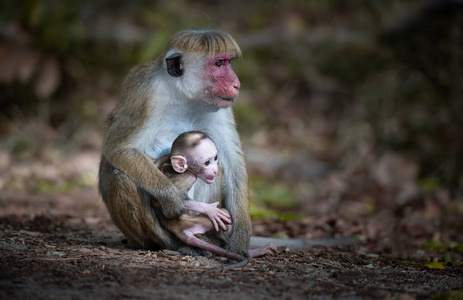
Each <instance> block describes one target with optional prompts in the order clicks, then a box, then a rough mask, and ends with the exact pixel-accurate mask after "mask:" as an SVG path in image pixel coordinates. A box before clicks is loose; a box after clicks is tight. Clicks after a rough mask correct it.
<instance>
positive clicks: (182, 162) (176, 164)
mask: <svg viewBox="0 0 463 300" xmlns="http://www.w3.org/2000/svg"><path fill="white" fill-rule="evenodd" d="M170 162H171V163H172V168H174V170H175V172H177V173H183V172H185V171H186V170H187V169H188V164H187V161H186V158H185V157H184V156H181V155H174V156H171V157H170Z"/></svg>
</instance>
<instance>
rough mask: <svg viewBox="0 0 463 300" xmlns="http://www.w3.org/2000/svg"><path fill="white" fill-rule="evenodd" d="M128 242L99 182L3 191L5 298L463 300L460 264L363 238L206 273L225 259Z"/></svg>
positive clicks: (1, 293) (0, 258)
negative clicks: (394, 254) (438, 265)
mask: <svg viewBox="0 0 463 300" xmlns="http://www.w3.org/2000/svg"><path fill="white" fill-rule="evenodd" d="M292 226H295V225H294V222H293V225H292ZM259 227H260V228H262V227H265V222H262V221H260V222H259ZM261 230H262V229H261ZM122 240H123V236H122V234H121V233H120V232H119V231H118V230H117V228H116V227H115V226H114V225H113V224H112V223H111V220H110V219H109V216H108V214H107V212H106V210H105V207H104V205H103V204H102V202H101V200H100V199H99V196H98V194H97V191H96V189H94V188H88V189H84V190H80V191H77V192H74V193H70V194H65V195H62V194H60V195H58V194H55V195H46V194H28V193H26V192H14V193H13V192H4V193H2V194H1V195H0V299H103V298H111V299H125V298H135V299H206V298H215V297H220V299H279V298H281V299H299V298H300V299H307V298H310V299H322V298H323V299H325V298H328V299H330V298H343V299H344V298H349V299H376V298H395V299H427V298H431V297H433V296H435V297H437V298H438V299H440V298H439V297H441V298H442V297H443V298H444V299H445V298H449V299H450V298H451V299H461V298H462V292H461V291H462V290H463V268H462V267H454V266H446V267H445V269H431V268H428V267H425V266H424V264H420V263H412V262H407V261H405V260H398V259H394V258H391V257H389V256H386V255H379V254H375V253H371V252H369V251H368V247H366V246H365V245H359V246H355V247H345V248H325V247H322V246H320V247H314V248H312V249H309V250H290V249H287V248H286V247H280V248H279V253H278V254H277V255H275V256H267V257H262V258H255V259H253V260H252V261H251V262H250V264H248V265H247V266H245V267H243V268H240V269H233V270H227V271H225V272H220V271H217V272H212V273H205V271H206V270H209V269H210V268H212V267H216V266H221V265H223V264H225V263H227V261H226V260H224V259H221V258H217V257H215V256H212V255H211V256H208V257H189V256H183V255H180V254H179V253H176V252H171V251H159V252H156V251H146V250H136V249H129V248H127V247H126V246H125V245H124V244H122V243H121V241H122ZM452 297H453V298H452Z"/></svg>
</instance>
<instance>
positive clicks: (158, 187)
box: [103, 130, 189, 219]
mask: <svg viewBox="0 0 463 300" xmlns="http://www.w3.org/2000/svg"><path fill="white" fill-rule="evenodd" d="M117 144H124V143H116V141H115V140H114V138H112V137H111V130H109V131H108V134H107V141H106V143H105V145H117ZM103 156H104V158H105V159H106V160H107V161H108V163H110V164H111V165H112V166H114V167H115V168H117V169H119V170H120V171H122V172H124V173H125V174H127V175H128V176H129V177H130V178H131V179H132V180H133V182H134V183H135V184H136V185H137V186H138V187H140V188H142V189H144V190H145V191H147V192H148V193H149V194H151V195H152V196H153V197H151V198H152V199H154V200H155V201H153V202H154V203H152V204H153V205H154V206H155V207H157V208H158V209H159V211H160V212H161V213H162V214H163V215H164V216H165V217H166V218H168V219H173V218H176V217H178V216H179V215H181V214H184V213H185V212H186V209H185V207H184V204H183V203H184V201H185V200H188V199H189V198H188V195H187V194H186V193H182V192H180V191H179V190H178V189H177V188H176V187H175V186H174V185H173V184H172V183H171V182H170V180H169V179H167V177H166V176H165V175H164V174H162V173H161V171H159V169H158V168H157V167H155V165H154V164H153V162H152V160H151V158H150V157H149V156H148V155H146V154H144V153H142V152H141V151H140V150H138V149H136V148H134V147H130V146H119V147H117V146H116V147H109V146H105V147H104V148H103Z"/></svg>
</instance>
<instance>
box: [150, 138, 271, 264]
mask: <svg viewBox="0 0 463 300" xmlns="http://www.w3.org/2000/svg"><path fill="white" fill-rule="evenodd" d="M218 161H219V155H218V151H217V148H216V146H215V144H214V142H213V141H212V140H211V139H210V138H209V137H208V136H207V135H206V134H205V133H203V132H199V131H189V132H184V133H182V134H181V135H179V136H178V137H177V138H176V139H175V141H174V142H173V144H172V149H171V153H170V154H168V155H165V156H163V157H161V158H160V159H157V160H155V162H154V163H155V164H156V166H157V167H158V168H159V170H161V172H162V173H163V174H165V175H166V176H167V178H169V180H170V181H172V182H173V183H174V185H175V186H176V187H177V188H178V189H179V190H180V191H182V192H188V191H189V190H190V188H191V186H192V185H193V184H194V183H195V182H196V180H197V179H198V178H199V179H201V180H202V181H204V182H205V183H207V184H212V183H214V182H215V179H216V176H217V174H218ZM218 204H219V202H215V203H212V204H208V203H203V202H198V201H194V200H187V201H185V208H186V209H188V210H192V211H196V212H199V213H202V214H201V215H191V214H184V215H181V216H180V217H179V218H178V219H172V220H164V219H161V225H162V226H164V227H165V228H167V229H168V230H169V231H170V232H172V233H173V234H174V235H175V236H176V237H177V238H179V239H180V240H181V241H182V242H184V243H185V244H188V245H190V246H194V247H198V248H200V249H203V250H207V251H210V252H212V253H215V254H218V255H222V256H225V257H228V258H231V259H234V260H237V261H239V262H241V263H239V264H233V265H228V266H227V268H230V267H231V268H233V267H242V266H244V265H245V264H247V262H248V260H247V258H246V257H243V256H241V255H239V254H236V253H234V252H230V251H228V250H225V249H223V248H220V247H218V246H217V245H213V244H211V243H208V242H206V241H204V240H201V239H199V236H201V235H203V234H204V233H208V232H209V233H210V231H212V229H215V230H216V231H219V228H221V229H223V230H224V231H226V230H227V226H226V224H225V223H231V221H230V215H229V214H228V212H227V211H226V210H225V209H220V208H218V207H217V205H218ZM217 236H218V235H217ZM276 251H277V248H276V246H274V245H273V244H268V245H267V246H264V247H261V248H258V249H253V250H249V252H248V254H249V256H251V257H255V256H260V255H264V254H273V253H275V252H276Z"/></svg>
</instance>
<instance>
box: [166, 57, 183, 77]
mask: <svg viewBox="0 0 463 300" xmlns="http://www.w3.org/2000/svg"><path fill="white" fill-rule="evenodd" d="M166 65H167V73H169V75H170V76H172V77H180V76H182V74H183V62H182V55H181V54H180V53H174V54H172V55H170V56H169V57H166Z"/></svg>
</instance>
